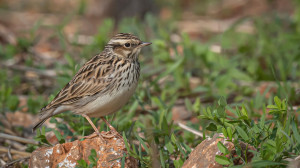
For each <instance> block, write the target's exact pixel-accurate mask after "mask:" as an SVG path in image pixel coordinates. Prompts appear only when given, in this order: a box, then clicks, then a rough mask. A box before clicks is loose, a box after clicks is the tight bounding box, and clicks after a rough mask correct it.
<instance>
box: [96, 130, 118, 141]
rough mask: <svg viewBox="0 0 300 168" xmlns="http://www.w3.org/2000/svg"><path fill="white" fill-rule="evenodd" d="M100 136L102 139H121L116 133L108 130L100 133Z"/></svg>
mask: <svg viewBox="0 0 300 168" xmlns="http://www.w3.org/2000/svg"><path fill="white" fill-rule="evenodd" d="M101 136H102V137H104V138H108V139H110V138H113V137H117V138H119V139H122V138H123V137H122V136H121V135H120V134H119V133H118V132H117V131H116V130H110V131H109V132H104V131H102V132H101Z"/></svg>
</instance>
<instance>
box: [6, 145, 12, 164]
mask: <svg viewBox="0 0 300 168" xmlns="http://www.w3.org/2000/svg"><path fill="white" fill-rule="evenodd" d="M7 156H8V158H9V160H10V161H12V160H13V159H12V157H11V147H10V146H8V150H7Z"/></svg>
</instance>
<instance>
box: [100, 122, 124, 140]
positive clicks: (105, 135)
mask: <svg viewBox="0 0 300 168" xmlns="http://www.w3.org/2000/svg"><path fill="white" fill-rule="evenodd" d="M101 119H102V120H103V121H104V122H105V123H106V125H107V126H108V127H109V129H110V131H111V133H112V134H111V135H107V134H103V133H102V134H101V135H102V136H103V137H105V138H112V137H114V136H117V137H119V138H122V136H121V135H120V134H119V133H118V131H117V130H116V129H115V128H114V127H113V126H112V125H110V124H109V122H108V121H107V120H106V119H105V118H104V117H101Z"/></svg>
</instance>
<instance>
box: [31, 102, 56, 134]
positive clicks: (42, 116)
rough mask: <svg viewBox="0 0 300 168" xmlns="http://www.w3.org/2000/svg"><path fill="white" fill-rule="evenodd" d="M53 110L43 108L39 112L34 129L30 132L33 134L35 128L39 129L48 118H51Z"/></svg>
mask: <svg viewBox="0 0 300 168" xmlns="http://www.w3.org/2000/svg"><path fill="white" fill-rule="evenodd" d="M54 110H55V108H52V109H45V108H43V109H42V110H41V112H40V119H39V121H38V122H37V123H35V125H34V127H33V128H32V132H34V131H35V130H36V129H37V128H39V127H41V126H42V125H43V124H44V122H45V121H46V120H47V119H48V118H50V117H52V116H53V112H54Z"/></svg>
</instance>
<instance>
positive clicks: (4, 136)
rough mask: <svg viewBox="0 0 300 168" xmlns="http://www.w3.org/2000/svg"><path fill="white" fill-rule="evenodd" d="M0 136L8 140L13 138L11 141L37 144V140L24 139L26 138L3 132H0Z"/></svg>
mask: <svg viewBox="0 0 300 168" xmlns="http://www.w3.org/2000/svg"><path fill="white" fill-rule="evenodd" d="M0 138H4V139H10V140H13V141H18V142H21V143H26V144H34V145H38V144H39V142H37V141H35V140H33V139H26V138H22V137H18V136H13V135H8V134H4V133H0Z"/></svg>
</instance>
